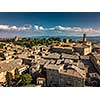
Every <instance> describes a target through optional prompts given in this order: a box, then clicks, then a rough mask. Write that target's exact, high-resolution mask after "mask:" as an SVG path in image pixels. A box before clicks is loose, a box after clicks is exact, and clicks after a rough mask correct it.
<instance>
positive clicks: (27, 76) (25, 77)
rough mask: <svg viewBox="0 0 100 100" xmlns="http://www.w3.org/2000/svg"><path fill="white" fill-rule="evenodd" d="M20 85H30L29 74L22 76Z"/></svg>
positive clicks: (30, 78)
mask: <svg viewBox="0 0 100 100" xmlns="http://www.w3.org/2000/svg"><path fill="white" fill-rule="evenodd" d="M21 80H22V81H21V85H23V86H24V85H28V84H30V83H31V81H32V76H31V75H30V74H23V75H22V76H21Z"/></svg>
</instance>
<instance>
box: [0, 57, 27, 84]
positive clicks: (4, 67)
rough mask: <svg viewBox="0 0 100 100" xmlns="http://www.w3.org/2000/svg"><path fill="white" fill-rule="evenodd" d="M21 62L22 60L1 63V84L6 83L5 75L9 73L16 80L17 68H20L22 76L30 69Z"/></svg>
mask: <svg viewBox="0 0 100 100" xmlns="http://www.w3.org/2000/svg"><path fill="white" fill-rule="evenodd" d="M21 62H22V61H21V60H20V59H17V60H12V61H9V62H7V61H2V62H0V83H4V82H6V77H5V75H6V73H7V71H8V72H10V73H11V74H12V76H13V78H14V75H15V69H16V68H18V71H19V73H20V74H21V73H22V72H23V71H25V70H26V69H27V68H28V66H26V65H23V64H22V63H21Z"/></svg>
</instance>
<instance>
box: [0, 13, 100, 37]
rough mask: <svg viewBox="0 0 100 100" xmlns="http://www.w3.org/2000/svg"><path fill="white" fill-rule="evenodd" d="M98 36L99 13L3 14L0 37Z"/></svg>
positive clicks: (99, 30)
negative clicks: (85, 34)
mask: <svg viewBox="0 0 100 100" xmlns="http://www.w3.org/2000/svg"><path fill="white" fill-rule="evenodd" d="M83 33H87V34H88V35H89V36H100V13H93V12H92V13H80V12H79V13H76V12H74V13H70V12H69V13H68V12H66V13H65V12H62V13H60V12H57V13H56V12H55V13H47V12H46V13H43V12H41V13H40V12H38V13H35V12H34V13H32V12H30V13H29V12H27V13H25V12H24V13H22V12H20V13H18V12H16V13H10V12H9V13H6V12H5V13H3V12H0V37H15V36H19V37H38V36H40V37H42V36H43V37H45V36H47V37H48V36H59V37H60V36H82V34H83Z"/></svg>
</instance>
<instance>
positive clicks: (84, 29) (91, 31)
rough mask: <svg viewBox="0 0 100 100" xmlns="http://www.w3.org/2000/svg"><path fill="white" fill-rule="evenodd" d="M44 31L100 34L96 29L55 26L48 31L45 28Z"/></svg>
mask: <svg viewBox="0 0 100 100" xmlns="http://www.w3.org/2000/svg"><path fill="white" fill-rule="evenodd" d="M44 30H57V31H68V32H77V33H100V30H98V29H94V28H81V27H63V26H55V27H52V28H46V29H45V28H44Z"/></svg>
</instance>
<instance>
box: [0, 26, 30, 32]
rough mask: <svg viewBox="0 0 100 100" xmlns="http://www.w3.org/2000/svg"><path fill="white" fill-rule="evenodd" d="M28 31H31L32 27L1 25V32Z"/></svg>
mask: <svg viewBox="0 0 100 100" xmlns="http://www.w3.org/2000/svg"><path fill="white" fill-rule="evenodd" d="M27 29H31V25H30V26H27V27H26V26H22V27H17V26H10V25H0V30H18V31H20V30H27Z"/></svg>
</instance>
